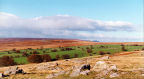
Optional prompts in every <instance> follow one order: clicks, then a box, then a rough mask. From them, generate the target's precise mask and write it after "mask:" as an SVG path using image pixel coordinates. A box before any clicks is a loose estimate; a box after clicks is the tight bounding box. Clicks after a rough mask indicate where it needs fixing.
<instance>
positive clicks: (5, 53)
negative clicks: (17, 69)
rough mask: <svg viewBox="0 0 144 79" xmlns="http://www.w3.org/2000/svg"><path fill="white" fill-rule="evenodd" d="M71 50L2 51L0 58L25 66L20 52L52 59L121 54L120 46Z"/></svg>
mask: <svg viewBox="0 0 144 79" xmlns="http://www.w3.org/2000/svg"><path fill="white" fill-rule="evenodd" d="M67 48H72V49H73V50H69V51H68V50H65V51H62V50H61V48H42V49H24V50H20V53H16V51H12V50H11V51H3V52H0V57H2V56H11V57H13V58H14V61H15V62H16V63H18V64H27V63H28V61H27V57H26V56H23V55H22V52H26V53H28V54H29V55H31V54H32V53H31V52H34V51H37V52H39V54H40V55H42V54H49V55H50V56H51V58H52V59H55V58H56V55H59V56H60V57H61V56H62V55H65V54H68V55H70V58H74V57H75V54H77V55H78V57H86V56H94V55H99V52H100V51H102V52H105V53H107V52H109V53H110V54H114V53H119V52H122V46H121V45H92V46H73V47H67ZM88 48H89V49H91V50H92V53H87V49H88ZM142 48H144V46H132V45H125V49H127V51H134V50H142ZM54 49H56V50H57V51H56V52H52V51H51V50H54Z"/></svg>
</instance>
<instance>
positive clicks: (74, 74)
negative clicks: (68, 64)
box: [70, 69, 80, 77]
mask: <svg viewBox="0 0 144 79" xmlns="http://www.w3.org/2000/svg"><path fill="white" fill-rule="evenodd" d="M79 75H80V70H79V69H75V70H73V71H72V73H71V74H70V76H71V77H75V76H79Z"/></svg>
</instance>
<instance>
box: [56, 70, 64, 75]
mask: <svg viewBox="0 0 144 79" xmlns="http://www.w3.org/2000/svg"><path fill="white" fill-rule="evenodd" d="M62 74H65V71H60V72H57V73H55V74H54V76H59V75H62Z"/></svg>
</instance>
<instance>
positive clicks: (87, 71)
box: [80, 70, 90, 75]
mask: <svg viewBox="0 0 144 79" xmlns="http://www.w3.org/2000/svg"><path fill="white" fill-rule="evenodd" d="M89 72H90V70H85V71H82V72H80V74H81V75H88V73H89Z"/></svg>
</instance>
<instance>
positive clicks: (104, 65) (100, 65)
mask: <svg viewBox="0 0 144 79" xmlns="http://www.w3.org/2000/svg"><path fill="white" fill-rule="evenodd" d="M108 67H109V66H108V64H107V63H106V62H104V61H98V62H96V64H95V66H94V67H93V70H94V71H96V72H99V71H102V70H105V69H108Z"/></svg>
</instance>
